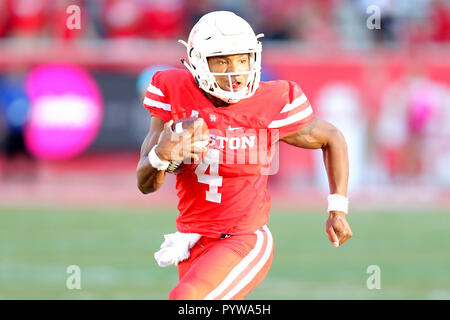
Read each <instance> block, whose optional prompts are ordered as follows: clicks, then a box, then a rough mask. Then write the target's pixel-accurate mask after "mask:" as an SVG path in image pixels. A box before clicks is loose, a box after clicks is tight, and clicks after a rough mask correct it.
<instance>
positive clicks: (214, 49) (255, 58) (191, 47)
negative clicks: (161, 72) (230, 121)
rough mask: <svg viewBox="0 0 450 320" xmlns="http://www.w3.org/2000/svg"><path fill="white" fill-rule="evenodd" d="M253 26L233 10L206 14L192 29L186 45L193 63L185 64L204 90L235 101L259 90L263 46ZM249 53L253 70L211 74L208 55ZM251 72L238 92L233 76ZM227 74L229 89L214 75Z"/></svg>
mask: <svg viewBox="0 0 450 320" xmlns="http://www.w3.org/2000/svg"><path fill="white" fill-rule="evenodd" d="M263 36H264V35H263V34H259V35H257V36H256V35H255V33H254V32H253V29H252V27H251V26H250V25H249V24H248V23H247V21H245V20H244V19H242V18H241V17H239V16H237V15H236V14H234V13H233V12H229V11H215V12H211V13H208V14H205V15H204V16H203V17H202V18H201V19H200V20H199V21H198V22H197V23H196V24H195V25H194V27H193V28H192V30H191V33H190V34H189V39H188V43H186V42H184V41H183V40H179V42H180V43H182V44H183V45H185V46H186V48H187V56H188V59H189V62H190V64H188V63H187V62H186V61H184V60H183V59H182V62H183V64H184V65H185V66H186V68H187V69H188V70H189V71H190V72H191V73H192V75H193V76H194V79H195V81H196V82H197V84H198V86H199V87H200V88H201V89H203V90H204V91H205V92H207V93H209V94H211V95H213V96H215V97H217V98H219V99H221V100H223V101H225V102H227V103H236V102H238V101H239V100H241V99H245V98H249V97H251V96H252V95H253V94H254V93H255V91H256V89H258V86H259V81H260V78H261V51H262V45H261V42H260V41H259V40H258V38H260V37H263ZM243 53H249V56H250V70H249V71H248V72H239V73H212V72H211V71H210V69H209V66H208V60H207V58H208V57H212V56H223V55H232V54H243ZM237 74H248V78H247V83H246V85H245V86H244V87H243V88H242V89H240V90H239V91H233V88H232V86H231V76H232V75H237ZM218 75H221V76H223V75H226V76H228V80H229V82H230V91H227V90H223V89H221V88H220V87H219V85H218V83H217V81H216V78H215V77H214V76H218Z"/></svg>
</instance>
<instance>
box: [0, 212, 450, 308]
mask: <svg viewBox="0 0 450 320" xmlns="http://www.w3.org/2000/svg"><path fill="white" fill-rule="evenodd" d="M175 216H176V213H175V212H173V211H172V212H171V211H165V210H160V209H158V210H151V209H149V210H147V211H143V210H125V209H123V210H122V209H118V208H115V209H111V210H88V209H83V210H81V209H80V210H78V209H11V208H2V209H0V299H166V298H167V294H168V292H169V291H170V289H171V288H172V287H173V286H174V285H175V284H176V283H177V270H176V268H175V267H168V268H160V267H158V266H157V264H156V262H155V260H154V258H153V253H154V252H155V251H156V250H157V249H158V248H159V245H160V244H161V241H162V240H163V236H162V235H163V234H164V233H170V232H174V226H175V224H174V219H175ZM325 220H326V214H324V213H318V212H311V213H294V212H292V211H284V212H280V211H277V210H273V211H272V217H271V220H270V223H269V228H270V229H271V231H272V234H273V236H274V239H275V258H274V262H273V265H272V268H271V270H270V272H269V274H268V276H267V277H266V279H265V280H264V281H263V282H262V283H261V284H260V285H259V286H258V287H257V288H256V289H255V290H254V291H253V292H252V293H251V294H250V295H249V296H248V297H247V298H248V299H450V241H449V240H448V237H449V236H448V234H449V230H450V214H449V213H448V212H447V213H445V212H443V211H441V212H440V211H434V212H426V213H425V212H424V213H417V212H414V213H407V212H397V213H394V212H392V213H375V212H372V213H369V212H364V213H363V212H352V214H351V215H350V216H349V217H348V220H349V222H350V224H351V227H352V229H353V232H354V237H353V238H352V239H351V240H350V241H349V242H348V243H346V244H345V245H344V246H342V247H340V248H338V249H336V248H333V247H332V245H331V244H330V243H329V241H328V238H327V237H326V234H325V231H324V226H325ZM69 265H78V266H79V267H80V268H81V289H80V290H69V289H67V288H66V279H67V277H68V276H69V275H68V274H67V273H66V269H67V267H68V266H69ZM370 265H377V266H379V267H380V269H381V289H379V290H376V289H375V290H369V289H368V288H367V287H366V280H367V278H368V277H369V274H367V273H366V270H367V267H368V266H370Z"/></svg>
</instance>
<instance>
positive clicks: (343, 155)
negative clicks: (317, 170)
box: [322, 129, 349, 196]
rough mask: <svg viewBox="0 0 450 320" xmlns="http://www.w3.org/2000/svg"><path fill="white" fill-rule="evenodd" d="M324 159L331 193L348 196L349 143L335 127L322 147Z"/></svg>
mask: <svg viewBox="0 0 450 320" xmlns="http://www.w3.org/2000/svg"><path fill="white" fill-rule="evenodd" d="M322 151H323V159H324V164H325V168H326V171H327V175H328V182H329V186H330V194H333V193H337V194H340V195H343V196H347V185H348V171H349V169H348V154H347V143H346V142H345V138H344V136H343V135H342V133H341V132H340V131H339V130H337V129H335V130H333V133H332V134H331V135H330V138H329V139H328V142H327V143H326V144H325V145H324V146H323V147H322Z"/></svg>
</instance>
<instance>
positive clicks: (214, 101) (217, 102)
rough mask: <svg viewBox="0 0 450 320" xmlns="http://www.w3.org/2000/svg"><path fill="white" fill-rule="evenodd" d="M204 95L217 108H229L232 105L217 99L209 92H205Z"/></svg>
mask: <svg viewBox="0 0 450 320" xmlns="http://www.w3.org/2000/svg"><path fill="white" fill-rule="evenodd" d="M204 93H205V95H206V97H207V98H208V99H209V100H210V101H211V102H212V104H213V105H214V106H215V107H216V108H222V107H228V106H229V105H230V104H229V103H226V102H225V101H223V100H221V99H219V98H217V97H214V96H213V95H211V94H209V93H207V92H204Z"/></svg>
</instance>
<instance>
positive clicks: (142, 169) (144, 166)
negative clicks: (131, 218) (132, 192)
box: [136, 156, 164, 194]
mask: <svg viewBox="0 0 450 320" xmlns="http://www.w3.org/2000/svg"><path fill="white" fill-rule="evenodd" d="M136 175H137V180H138V188H139V190H140V191H141V192H142V193H144V194H147V193H151V192H155V191H156V190H158V189H159V188H161V186H162V185H163V184H164V171H160V170H158V169H156V168H153V167H152V166H151V165H150V163H149V161H148V156H143V157H141V159H140V161H139V164H138V167H137V170H136Z"/></svg>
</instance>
